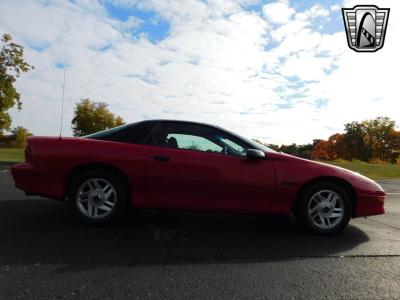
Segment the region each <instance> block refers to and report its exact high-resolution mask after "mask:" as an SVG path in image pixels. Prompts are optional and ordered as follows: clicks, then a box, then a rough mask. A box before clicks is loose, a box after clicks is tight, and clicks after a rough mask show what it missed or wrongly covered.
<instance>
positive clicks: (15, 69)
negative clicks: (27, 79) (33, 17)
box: [0, 34, 33, 135]
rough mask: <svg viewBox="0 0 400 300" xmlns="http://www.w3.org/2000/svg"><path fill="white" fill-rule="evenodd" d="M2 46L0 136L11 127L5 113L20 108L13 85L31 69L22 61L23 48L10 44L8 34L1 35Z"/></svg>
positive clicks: (20, 103) (0, 63)
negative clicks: (15, 107) (13, 108)
mask: <svg viewBox="0 0 400 300" xmlns="http://www.w3.org/2000/svg"><path fill="white" fill-rule="evenodd" d="M1 42H2V44H3V46H2V48H1V51H0V135H2V134H3V131H4V130H9V129H10V127H11V116H10V115H9V114H8V113H7V111H8V110H9V109H10V108H12V107H14V106H17V108H18V109H21V108H22V102H21V99H20V94H19V93H18V92H17V90H16V89H15V87H14V83H15V81H16V80H17V78H18V77H19V76H20V75H21V73H24V72H28V71H29V70H31V69H33V66H31V65H29V64H28V63H27V62H26V61H25V60H24V47H22V46H20V45H18V44H15V43H13V42H12V37H11V35H9V34H3V36H2V38H1Z"/></svg>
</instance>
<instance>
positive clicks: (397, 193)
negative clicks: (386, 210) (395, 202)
mask: <svg viewBox="0 0 400 300" xmlns="http://www.w3.org/2000/svg"><path fill="white" fill-rule="evenodd" d="M386 195H400V192H395V193H386Z"/></svg>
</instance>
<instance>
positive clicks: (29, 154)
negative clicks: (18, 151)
mask: <svg viewBox="0 0 400 300" xmlns="http://www.w3.org/2000/svg"><path fill="white" fill-rule="evenodd" d="M31 160H32V152H31V148H30V147H29V145H28V146H26V147H25V161H26V162H30V161H31Z"/></svg>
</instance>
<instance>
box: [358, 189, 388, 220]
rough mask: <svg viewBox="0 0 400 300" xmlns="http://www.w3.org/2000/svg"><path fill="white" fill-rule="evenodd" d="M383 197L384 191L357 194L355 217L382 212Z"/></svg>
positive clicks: (384, 195) (383, 210)
mask: <svg viewBox="0 0 400 300" xmlns="http://www.w3.org/2000/svg"><path fill="white" fill-rule="evenodd" d="M385 197H386V194H385V193H384V192H377V193H376V194H374V195H365V194H359V195H358V196H357V205H356V217H366V216H374V215H381V214H384V213H385V208H384V203H385Z"/></svg>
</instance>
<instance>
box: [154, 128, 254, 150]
mask: <svg viewBox="0 0 400 300" xmlns="http://www.w3.org/2000/svg"><path fill="white" fill-rule="evenodd" d="M150 142H151V144H152V145H155V146H161V147H169V148H177V149H185V150H193V151H203V152H214V153H221V154H225V155H235V156H244V155H245V154H246V149H247V145H246V143H244V142H241V141H240V140H239V139H236V138H233V137H231V136H230V135H229V134H225V133H224V132H223V131H220V130H218V129H215V128H212V127H207V126H201V125H197V124H185V123H183V124H174V123H164V124H163V123H161V124H159V125H158V126H157V128H156V129H155V130H154V132H153V134H152V136H151V141H150Z"/></svg>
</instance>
